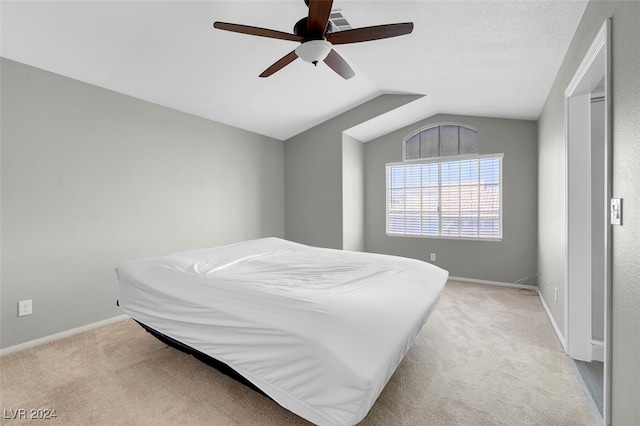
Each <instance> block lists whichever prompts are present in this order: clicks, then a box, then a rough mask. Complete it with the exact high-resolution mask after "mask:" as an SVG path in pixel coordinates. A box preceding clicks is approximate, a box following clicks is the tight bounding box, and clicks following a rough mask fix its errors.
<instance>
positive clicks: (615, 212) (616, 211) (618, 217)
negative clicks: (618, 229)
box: [611, 198, 622, 225]
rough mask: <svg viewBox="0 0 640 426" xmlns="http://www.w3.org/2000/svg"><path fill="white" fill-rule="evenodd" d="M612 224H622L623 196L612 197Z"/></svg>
mask: <svg viewBox="0 0 640 426" xmlns="http://www.w3.org/2000/svg"><path fill="white" fill-rule="evenodd" d="M611 224H612V225H622V198H612V199H611Z"/></svg>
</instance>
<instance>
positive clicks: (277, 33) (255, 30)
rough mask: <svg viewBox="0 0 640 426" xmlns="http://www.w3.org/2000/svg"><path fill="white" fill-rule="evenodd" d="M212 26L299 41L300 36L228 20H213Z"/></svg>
mask: <svg viewBox="0 0 640 426" xmlns="http://www.w3.org/2000/svg"><path fill="white" fill-rule="evenodd" d="M213 27H214V28H217V29H219V30H225V31H232V32H234V33H241V34H248V35H254V36H260V37H268V38H277V39H279V40H291V41H299V42H301V41H302V40H303V37H302V36H299V35H296V34H289V33H285V32H282V31H276V30H269V29H267V28H259V27H252V26H249V25H240V24H230V23H228V22H214V23H213Z"/></svg>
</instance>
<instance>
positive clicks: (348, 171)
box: [342, 134, 365, 251]
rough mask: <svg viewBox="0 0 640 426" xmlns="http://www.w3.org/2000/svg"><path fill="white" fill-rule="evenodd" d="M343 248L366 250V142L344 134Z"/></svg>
mask: <svg viewBox="0 0 640 426" xmlns="http://www.w3.org/2000/svg"><path fill="white" fill-rule="evenodd" d="M342 227H343V232H342V239H343V241H342V248H343V249H345V250H356V251H364V241H365V238H364V144H363V143H362V142H360V141H359V140H357V139H355V138H352V137H351V136H349V135H347V134H343V135H342Z"/></svg>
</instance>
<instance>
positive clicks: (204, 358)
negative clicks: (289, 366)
mask: <svg viewBox="0 0 640 426" xmlns="http://www.w3.org/2000/svg"><path fill="white" fill-rule="evenodd" d="M116 304H117V305H118V306H120V303H119V301H116ZM134 321H135V322H137V323H138V324H140V326H141V327H142V328H144V329H145V330H146V331H147V332H148V333H150V334H151V335H152V336H154V337H155V338H156V339H158V340H160V341H161V342H162V343H164V344H166V345H168V346H171V347H172V348H175V349H178V350H179V351H181V352H184V353H186V354H188V355H192V356H193V357H195V358H196V359H197V360H199V361H201V362H204V363H205V364H207V365H209V366H211V367H213V368H215V369H216V370H218V371H220V372H221V373H223V374H225V375H227V376H229V377H231V378H232V379H234V380H236V381H238V382H240V383H242V384H243V385H245V386H247V387H249V388H251V389H253V390H254V391H256V392H258V393H260V394H262V395H264V396H266V397H267V398H269V399H271V397H270V396H269V395H267V394H266V393H264V392H263V391H262V390H261V389H260V388H258V387H257V386H256V385H254V384H253V383H251V382H250V381H249V380H247V379H246V378H245V377H244V376H243V375H242V374H240V373H238V372H237V371H236V370H234V369H233V368H231V367H229V365H227V364H225V363H224V362H222V361H219V360H217V359H215V358H213V357H211V356H209V355H207V354H205V353H202V352H200V351H199V350H197V349H193V348H192V347H190V346H187V345H185V344H184V343H182V342H179V341H177V340H175V339H173V338H171V337H169V336H167V335H165V334H162V333H160V332H159V331H157V330H154V329H153V328H151V327H149V326H148V325H146V324H143V323H141V322H140V321H138V320H136V319H134Z"/></svg>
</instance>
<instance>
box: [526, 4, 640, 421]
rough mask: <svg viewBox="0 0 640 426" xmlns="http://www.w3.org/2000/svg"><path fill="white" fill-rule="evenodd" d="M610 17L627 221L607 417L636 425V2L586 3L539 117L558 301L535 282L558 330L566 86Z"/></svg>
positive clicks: (639, 411)
mask: <svg viewBox="0 0 640 426" xmlns="http://www.w3.org/2000/svg"><path fill="white" fill-rule="evenodd" d="M609 17H611V18H612V20H611V24H612V25H611V33H612V36H611V42H612V55H611V57H612V64H611V72H612V75H611V80H612V84H611V86H612V92H611V103H612V121H613V123H612V127H613V129H612V145H613V146H612V148H613V164H612V180H613V188H612V189H613V193H612V196H613V197H614V198H622V199H624V213H623V221H624V222H623V225H622V226H615V227H613V235H612V245H613V246H612V252H613V265H612V285H611V287H612V324H613V332H612V338H611V340H612V341H611V347H612V360H611V368H612V380H611V385H612V393H611V398H612V405H611V421H612V424H613V425H637V424H640V404H638V401H640V368H638V365H640V309H639V307H640V285H639V284H638V283H640V262H638V259H640V245H639V244H638V241H640V203H639V202H638V200H640V179H638V176H640V139H639V136H638V135H640V49H638V40H640V25H639V23H640V2H637V1H591V2H589V4H588V5H587V7H586V9H585V12H584V14H583V16H582V20H581V21H580V24H579V25H578V28H577V30H576V34H575V36H574V38H573V41H572V42H571V45H570V46H569V49H568V50H567V54H566V56H565V59H564V61H563V63H562V65H561V67H560V69H559V71H558V74H557V76H556V80H555V82H554V83H553V86H552V87H551V91H550V93H549V96H548V97H547V100H546V103H545V106H544V108H543V110H542V113H541V115H540V120H539V123H538V133H539V143H538V146H539V171H540V172H539V198H538V200H539V201H538V206H539V214H538V217H539V226H538V228H539V236H538V253H539V256H538V259H539V270H540V273H541V281H542V282H544V283H546V282H547V280H548V279H551V280H552V281H553V283H556V284H555V285H557V287H558V288H559V289H560V295H559V296H560V297H559V300H558V302H557V303H556V302H555V301H554V297H553V294H552V292H549V291H547V286H546V285H542V286H540V290H541V292H542V296H543V297H544V298H545V301H546V304H547V305H548V306H549V309H550V311H551V314H552V315H553V318H554V321H555V322H556V323H557V324H558V326H559V328H560V330H563V329H564V294H562V289H563V287H564V283H563V280H564V267H565V265H564V259H565V251H564V250H565V244H566V239H565V235H566V229H565V225H564V220H563V218H564V216H565V211H566V205H565V196H566V193H565V187H564V181H565V175H566V168H565V163H566V153H565V140H564V132H565V127H564V91H565V89H566V88H567V85H568V84H569V82H570V81H571V79H572V78H573V76H574V74H575V72H576V70H577V69H578V67H579V66H580V62H581V61H582V58H583V57H584V55H585V54H586V53H587V50H588V49H589V46H590V45H591V43H592V41H593V40H594V38H595V36H596V34H597V33H598V31H599V30H600V28H601V27H602V24H603V23H604V21H605V20H606V19H607V18H609ZM553 287H554V286H552V289H553Z"/></svg>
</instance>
